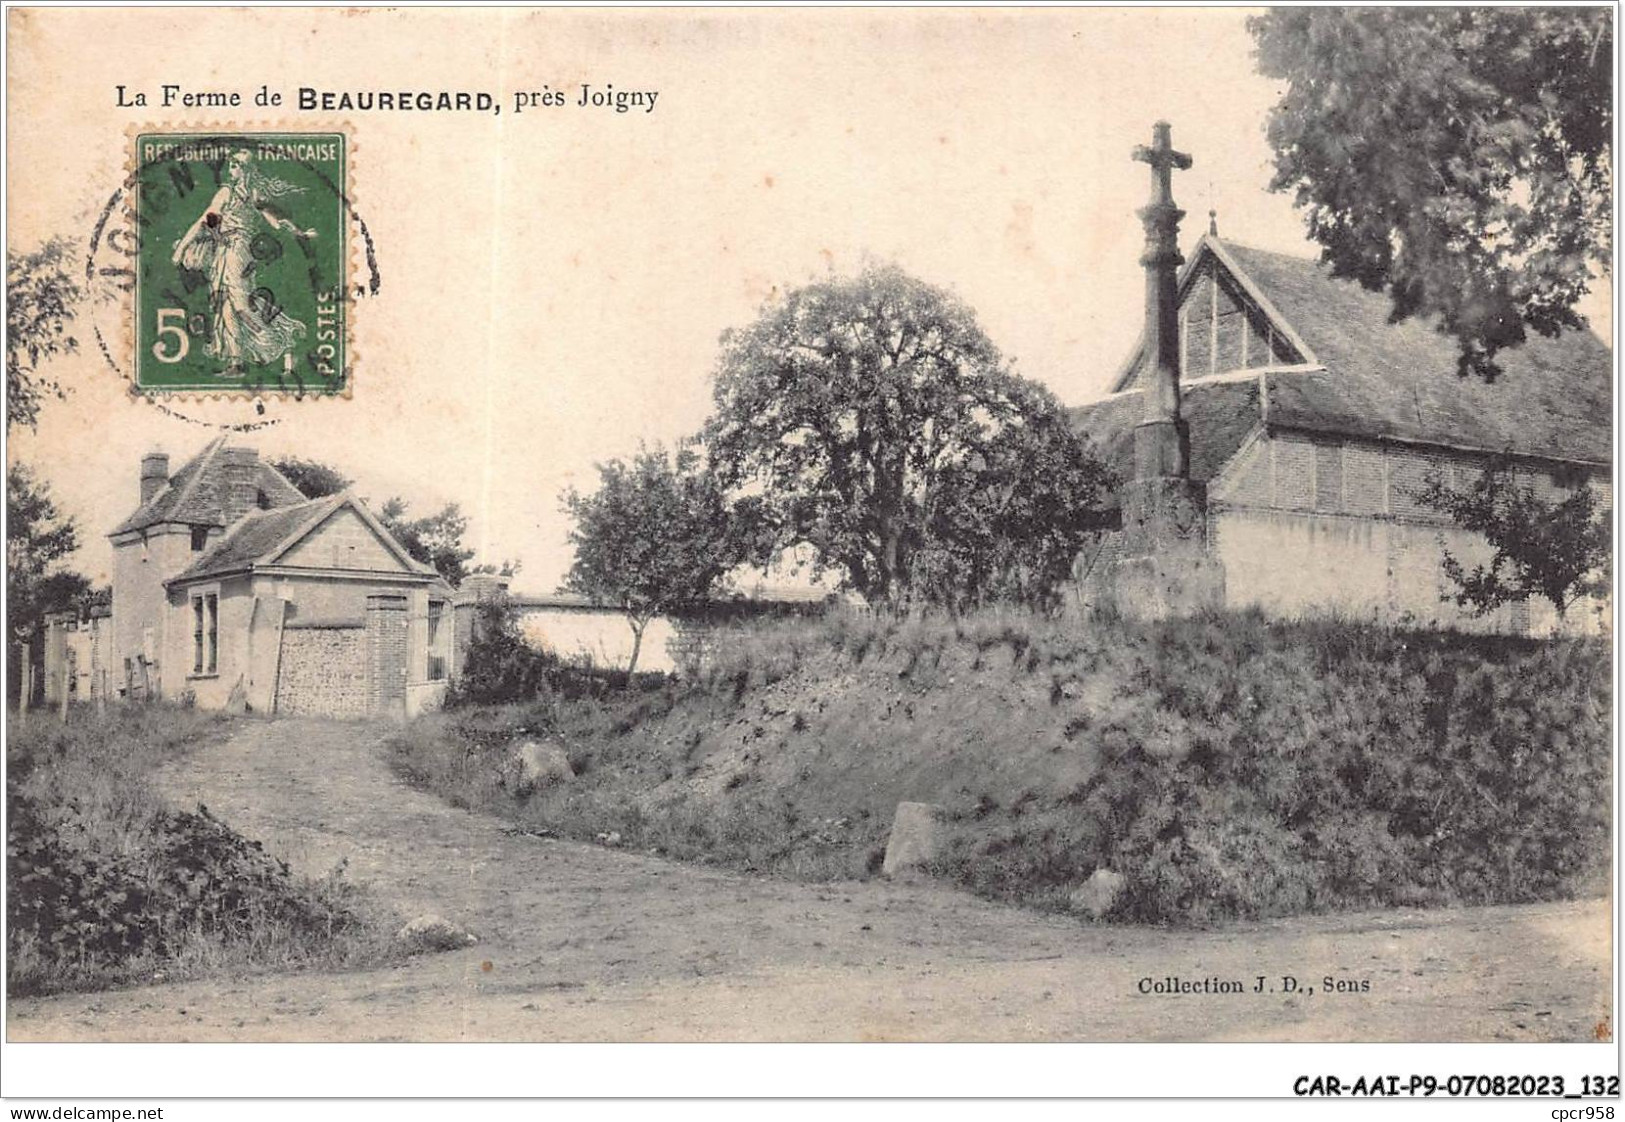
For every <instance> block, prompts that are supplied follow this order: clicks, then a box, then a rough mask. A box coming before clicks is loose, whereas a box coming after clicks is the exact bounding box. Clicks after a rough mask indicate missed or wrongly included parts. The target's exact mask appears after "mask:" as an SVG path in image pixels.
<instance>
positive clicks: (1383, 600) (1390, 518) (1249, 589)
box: [1209, 433, 1612, 633]
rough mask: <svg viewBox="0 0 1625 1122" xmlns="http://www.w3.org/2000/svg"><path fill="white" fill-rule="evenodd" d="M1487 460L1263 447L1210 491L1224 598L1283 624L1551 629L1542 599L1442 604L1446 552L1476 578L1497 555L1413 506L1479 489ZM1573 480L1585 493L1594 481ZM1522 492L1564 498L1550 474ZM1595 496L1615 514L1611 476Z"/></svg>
mask: <svg viewBox="0 0 1625 1122" xmlns="http://www.w3.org/2000/svg"><path fill="white" fill-rule="evenodd" d="M1484 460H1485V457H1483V456H1474V455H1471V454H1467V453H1454V452H1448V451H1442V450H1433V449H1424V448H1412V447H1408V446H1396V445H1380V444H1375V443H1363V442H1352V441H1351V442H1333V441H1325V440H1311V439H1310V438H1308V437H1306V436H1299V435H1296V434H1291V433H1277V434H1275V435H1273V436H1271V437H1268V438H1266V439H1264V440H1261V441H1259V442H1257V444H1255V445H1254V446H1253V447H1252V448H1249V449H1247V450H1245V451H1243V452H1242V453H1241V455H1240V456H1238V458H1237V460H1236V462H1235V463H1234V464H1233V465H1232V466H1231V467H1230V469H1229V470H1228V471H1227V472H1226V473H1225V475H1224V476H1223V477H1221V478H1220V479H1218V480H1215V481H1214V483H1213V485H1212V486H1211V487H1210V491H1209V494H1210V496H1211V499H1212V507H1211V509H1210V512H1209V518H1210V527H1211V529H1210V539H1211V540H1212V541H1213V542H1214V543H1215V544H1214V547H1213V548H1214V550H1215V552H1217V553H1218V554H1219V556H1220V558H1221V560H1223V561H1224V564H1225V571H1226V578H1227V599H1228V600H1229V602H1230V603H1231V604H1233V605H1237V606H1240V605H1243V604H1257V605H1260V606H1262V607H1264V608H1265V609H1266V610H1267V611H1270V612H1271V613H1273V614H1281V615H1297V614H1302V613H1306V612H1326V611H1331V612H1337V613H1340V614H1343V615H1348V616H1353V617H1358V618H1378V619H1384V620H1388V621H1410V622H1416V623H1427V622H1438V623H1442V624H1445V625H1448V626H1453V627H1462V628H1467V629H1473V630H1494V631H1514V632H1522V631H1529V630H1533V631H1535V632H1537V633H1543V632H1544V631H1547V630H1549V629H1550V627H1551V625H1552V623H1553V619H1554V618H1555V617H1554V616H1553V613H1552V611H1551V608H1550V605H1549V604H1546V602H1545V601H1543V600H1538V601H1532V602H1530V603H1529V604H1527V605H1523V606H1518V607H1508V608H1504V609H1502V610H1500V611H1498V612H1495V613H1492V614H1490V615H1489V616H1486V617H1482V618H1475V617H1472V616H1470V615H1469V614H1468V613H1467V612H1466V611H1465V610H1463V609H1460V608H1458V607H1457V606H1455V605H1454V604H1453V603H1448V602H1445V601H1443V600H1442V599H1441V597H1442V596H1443V594H1444V593H1446V592H1450V591H1453V586H1452V585H1451V584H1450V582H1449V580H1448V578H1446V577H1445V575H1444V572H1443V568H1442V557H1443V553H1444V551H1445V550H1448V551H1449V552H1450V553H1451V554H1452V555H1453V556H1455V557H1456V558H1457V559H1458V560H1459V561H1461V562H1462V563H1463V564H1464V565H1466V566H1468V567H1471V566H1472V565H1474V564H1477V563H1479V562H1481V561H1483V560H1486V559H1487V557H1488V554H1489V549H1488V545H1487V543H1485V541H1484V540H1483V538H1482V537H1481V536H1479V535H1477V534H1470V533H1467V532H1466V531H1463V530H1460V529H1459V528H1457V527H1456V526H1454V525H1453V524H1451V523H1450V521H1449V519H1448V518H1447V517H1445V516H1443V515H1441V514H1439V513H1437V512H1435V511H1433V510H1430V509H1428V508H1426V507H1424V506H1422V505H1421V503H1419V502H1417V500H1416V498H1415V497H1414V495H1415V493H1416V492H1417V491H1419V490H1420V489H1421V488H1422V487H1423V486H1424V485H1425V484H1426V482H1427V480H1428V478H1429V476H1430V475H1431V474H1434V473H1437V474H1439V475H1440V476H1442V477H1443V478H1444V479H1445V481H1446V482H1447V483H1448V484H1449V485H1451V486H1453V487H1457V488H1463V487H1468V486H1471V484H1472V482H1473V481H1474V480H1475V479H1477V478H1478V476H1479V474H1480V473H1481V472H1482V470H1483V464H1484ZM1264 468H1267V470H1264ZM1559 474H1563V473H1561V472H1560V473H1559ZM1566 478H1570V480H1571V481H1573V482H1578V481H1581V480H1584V479H1585V473H1583V472H1579V473H1574V472H1570V473H1567V476H1566ZM1518 482H1519V484H1520V485H1530V486H1533V487H1534V488H1535V489H1536V492H1537V493H1538V494H1539V495H1540V496H1541V497H1542V498H1544V499H1546V500H1548V501H1550V500H1552V499H1555V498H1557V497H1559V496H1560V495H1561V494H1562V493H1563V489H1562V487H1561V486H1560V485H1559V481H1558V480H1557V479H1554V476H1553V473H1552V472H1551V471H1547V470H1534V469H1532V468H1531V469H1527V470H1520V471H1519V478H1518ZM1591 486H1592V487H1593V488H1594V489H1595V490H1596V491H1597V492H1598V494H1599V500H1600V501H1601V502H1603V503H1611V501H1612V487H1611V485H1610V483H1609V482H1608V480H1607V478H1606V476H1604V475H1601V474H1597V475H1594V476H1592V478H1591ZM1594 608H1595V605H1579V606H1576V608H1575V609H1574V610H1573V611H1571V613H1570V626H1571V627H1573V628H1576V629H1581V630H1586V629H1591V628H1592V627H1593V626H1594V621H1593V620H1592V618H1591V617H1592V616H1594V615H1595V611H1594Z"/></svg>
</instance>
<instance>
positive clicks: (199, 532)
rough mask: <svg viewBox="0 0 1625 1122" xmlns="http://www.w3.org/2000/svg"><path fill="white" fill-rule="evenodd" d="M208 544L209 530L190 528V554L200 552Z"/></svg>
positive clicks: (205, 527)
mask: <svg viewBox="0 0 1625 1122" xmlns="http://www.w3.org/2000/svg"><path fill="white" fill-rule="evenodd" d="M208 544H209V528H208V527H207V526H193V527H192V552H193V553H198V552H201V551H202V549H203V547H204V546H206V545H208Z"/></svg>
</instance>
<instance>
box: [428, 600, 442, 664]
mask: <svg viewBox="0 0 1625 1122" xmlns="http://www.w3.org/2000/svg"><path fill="white" fill-rule="evenodd" d="M445 613H446V604H445V601H443V600H430V601H429V642H428V648H429V665H428V668H427V669H428V674H427V677H428V679H429V681H431V682H438V681H440V680H442V679H443V678H445V676H446V656H445V654H444V653H443V652H442V651H441V648H440V641H441V631H442V626H441V625H442V624H443V622H444V617H445Z"/></svg>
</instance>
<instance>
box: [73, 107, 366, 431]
mask: <svg viewBox="0 0 1625 1122" xmlns="http://www.w3.org/2000/svg"><path fill="white" fill-rule="evenodd" d="M134 145H135V149H134V158H133V159H132V161H131V163H130V165H129V168H130V170H129V173H128V174H127V175H126V177H125V179H124V181H123V182H122V183H121V184H120V185H119V186H118V188H117V189H115V190H114V191H113V192H112V193H111V194H110V195H109V197H108V199H107V202H106V204H105V205H104V206H103V207H102V209H101V212H100V214H99V216H98V219H97V221H96V224H95V226H94V228H93V230H92V231H91V234H90V238H89V246H88V252H87V255H86V260H85V280H86V288H87V292H88V294H89V297H90V299H89V307H90V313H89V319H90V326H91V329H92V332H93V334H94V336H95V340H96V345H97V348H98V350H99V351H100V353H101V354H102V357H103V359H104V361H105V362H106V363H107V365H108V366H109V368H110V369H111V370H112V371H113V372H115V373H116V374H118V375H119V376H121V377H123V378H124V379H125V380H126V382H127V383H128V385H129V389H130V392H131V394H132V395H134V396H139V397H142V398H144V399H145V400H146V401H148V402H150V403H151V404H153V405H154V406H156V407H157V408H159V409H161V410H163V411H164V412H166V413H169V414H170V415H172V416H175V417H178V418H181V419H184V420H189V421H195V422H197V423H202V424H210V425H213V426H220V427H227V428H237V429H250V428H257V427H260V426H262V425H265V424H270V423H274V422H275V420H276V418H274V417H271V416H269V415H268V410H267V405H268V403H274V402H277V401H280V400H303V399H308V398H312V397H315V398H320V397H343V396H349V394H350V392H351V390H352V387H353V384H354V377H355V353H354V347H353V340H352V334H351V331H352V325H353V315H352V312H353V309H354V307H355V305H356V303H357V302H358V301H360V300H364V299H367V298H371V297H375V296H377V294H378V292H379V290H380V289H381V287H382V274H381V272H380V270H379V267H378V254H377V247H376V245H375V244H374V241H373V238H372V234H371V231H370V230H369V229H368V227H367V224H366V221H365V219H363V218H362V217H361V215H360V214H359V213H358V211H357V210H356V208H355V205H354V202H353V199H352V197H351V195H350V193H349V191H348V190H347V182H348V176H349V174H350V164H351V160H350V155H351V153H350V144H349V138H348V136H347V134H346V133H344V132H340V131H332V130H329V131H288V130H276V131H265V132H248V131H243V132H238V131H230V132H217V131H203V130H185V129H174V130H169V131H158V130H150V131H143V132H141V133H139V134H137V135H136V136H135V137H134ZM200 398H207V399H209V400H211V401H218V400H221V399H226V400H229V401H235V402H240V403H241V406H242V409H243V412H242V414H241V416H240V417H239V418H234V419H233V420H231V421H228V422H226V423H225V424H224V425H222V424H221V422H220V421H218V420H211V421H202V420H200V419H199V418H197V417H193V416H188V415H187V414H186V413H185V412H183V411H182V410H181V409H179V408H176V406H177V405H179V404H180V403H182V402H185V401H189V400H197V399H200ZM215 412H218V410H215Z"/></svg>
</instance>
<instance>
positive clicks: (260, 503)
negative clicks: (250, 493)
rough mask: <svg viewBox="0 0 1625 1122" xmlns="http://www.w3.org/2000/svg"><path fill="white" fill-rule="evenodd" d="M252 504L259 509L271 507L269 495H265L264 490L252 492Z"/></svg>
mask: <svg viewBox="0 0 1625 1122" xmlns="http://www.w3.org/2000/svg"><path fill="white" fill-rule="evenodd" d="M254 505H255V506H257V507H259V508H260V509H261V510H270V509H271V496H270V495H267V494H266V493H265V492H264V491H255V492H254Z"/></svg>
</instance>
